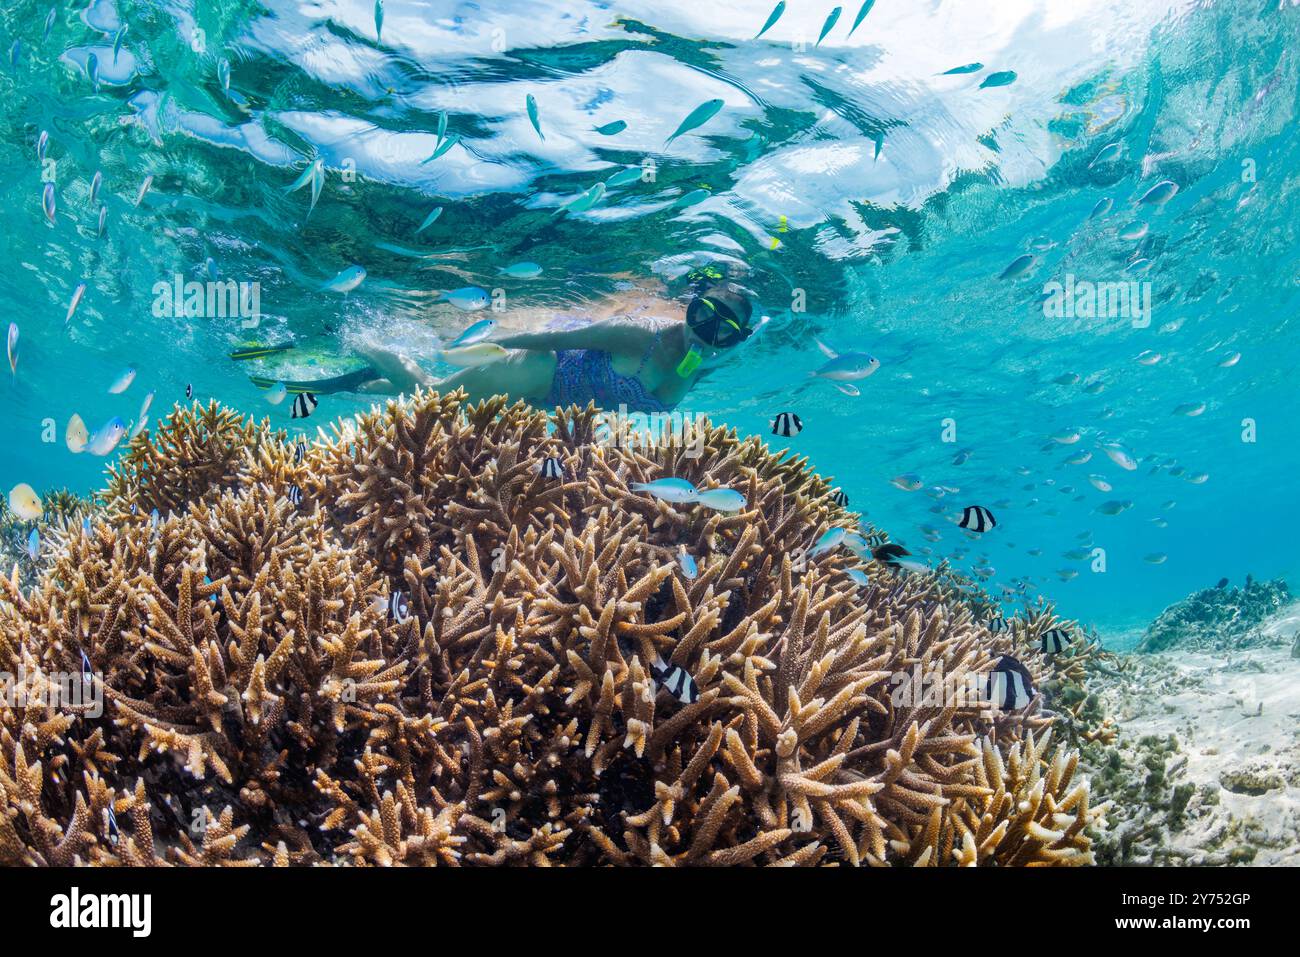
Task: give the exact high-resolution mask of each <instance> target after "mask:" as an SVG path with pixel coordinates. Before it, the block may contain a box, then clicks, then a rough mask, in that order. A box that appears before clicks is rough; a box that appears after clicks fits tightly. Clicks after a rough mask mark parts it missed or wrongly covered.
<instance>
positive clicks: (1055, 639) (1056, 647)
mask: <svg viewBox="0 0 1300 957" xmlns="http://www.w3.org/2000/svg"><path fill="white" fill-rule="evenodd" d="M1039 640H1040V642H1041V644H1040V645H1039V647H1040V648H1041V649H1042V652H1043V654H1045V655H1055V654H1059V653H1060V652H1062V651H1064V650H1065V646H1066V645H1068V644H1069V643H1070V633H1069V632H1068V631H1066V630H1065V629H1064V628H1049V629H1047V631H1045V632H1043V633H1042V635H1041V636H1039Z"/></svg>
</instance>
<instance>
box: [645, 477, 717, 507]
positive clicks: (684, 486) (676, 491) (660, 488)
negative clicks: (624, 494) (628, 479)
mask: <svg viewBox="0 0 1300 957" xmlns="http://www.w3.org/2000/svg"><path fill="white" fill-rule="evenodd" d="M632 491H634V492H649V493H650V494H651V495H653V496H654V497H655V498H658V499H662V500H663V501H665V502H675V503H678V504H683V503H686V502H694V501H698V500H699V497H700V493H699V491H698V490H697V489H696V488H695V486H694V485H692V484H691V483H690V482H688V481H686V479H679V478H662V479H656V480H655V481H653V482H637V483H635V484H633V485H632Z"/></svg>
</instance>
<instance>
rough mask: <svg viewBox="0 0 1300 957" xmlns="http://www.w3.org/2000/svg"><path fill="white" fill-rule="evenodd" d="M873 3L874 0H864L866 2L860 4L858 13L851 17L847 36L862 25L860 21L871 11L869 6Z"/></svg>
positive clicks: (873, 4) (874, 2)
mask: <svg viewBox="0 0 1300 957" xmlns="http://www.w3.org/2000/svg"><path fill="white" fill-rule="evenodd" d="M875 5H876V0H866V2H865V3H864V4H862V6H861V7H860V8H859V9H858V15H857V16H856V17H854V18H853V26H852V27H850V28H849V36H853V31H854V30H856V29H857V28H858V27H859V26H861V25H862V21H863V20H865V19H866V18H867V14H868V13H870V12H871V8H872V7H874V6H875Z"/></svg>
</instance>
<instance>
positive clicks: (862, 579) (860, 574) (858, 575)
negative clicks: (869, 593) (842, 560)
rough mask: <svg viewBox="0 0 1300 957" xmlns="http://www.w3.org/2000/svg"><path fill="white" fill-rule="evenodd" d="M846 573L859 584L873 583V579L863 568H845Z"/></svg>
mask: <svg viewBox="0 0 1300 957" xmlns="http://www.w3.org/2000/svg"><path fill="white" fill-rule="evenodd" d="M844 574H846V575H848V576H849V578H851V579H853V581H854V583H855V584H858V585H870V584H871V579H870V578H868V577H867V573H866V572H864V571H863V570H862V569H861V568H847V569H845V570H844Z"/></svg>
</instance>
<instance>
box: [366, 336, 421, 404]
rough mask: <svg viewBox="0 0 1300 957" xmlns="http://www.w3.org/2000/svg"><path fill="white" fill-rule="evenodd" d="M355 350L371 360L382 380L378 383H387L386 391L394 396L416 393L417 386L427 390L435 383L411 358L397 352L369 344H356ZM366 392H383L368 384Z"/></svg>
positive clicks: (378, 380)
mask: <svg viewBox="0 0 1300 957" xmlns="http://www.w3.org/2000/svg"><path fill="white" fill-rule="evenodd" d="M353 348H354V349H355V350H356V351H357V352H359V353H361V354H362V355H363V356H365V357H366V358H367V359H369V360H370V364H371V365H373V366H374V367H375V369H376V370H378V372H379V373H380V375H381V376H382V378H380V379H376V380H375V381H377V382H385V383H386V385H387V388H386V389H383V390H382V391H390V390H391V392H392V393H393V394H397V393H401V392H414V391H415V389H416V387H417V386H424V387H425V388H426V389H427V388H429V387H431V386H432V385H433V384H434V383H435V381H436V380H435V379H434V378H433V377H432V376H430V375H429V374H428V373H426V372H425V371H424V370H423V369H421V368H420V367H419V366H418V365H416V364H415V363H414V362H413V361H411V359H410V357H409V356H404V355H402V354H400V353H397V352H391V351H389V350H388V349H382V348H380V347H379V346H376V345H373V344H369V343H354V344H353ZM363 388H364V391H367V392H370V391H381V389H380V388H378V387H373V388H372V383H370V382H368V383H366V386H365V387H363Z"/></svg>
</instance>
